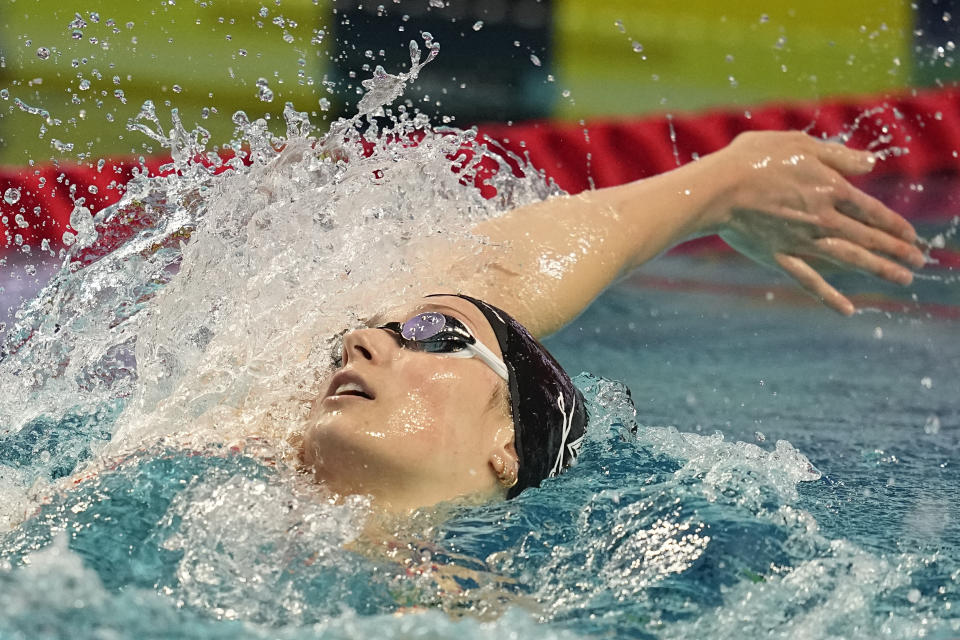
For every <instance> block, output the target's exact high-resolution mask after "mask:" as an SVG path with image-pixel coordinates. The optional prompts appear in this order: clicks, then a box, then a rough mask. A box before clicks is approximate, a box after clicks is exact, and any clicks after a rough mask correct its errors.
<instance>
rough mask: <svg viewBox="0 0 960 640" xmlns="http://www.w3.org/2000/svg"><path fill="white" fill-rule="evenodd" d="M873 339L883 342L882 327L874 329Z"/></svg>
mask: <svg viewBox="0 0 960 640" xmlns="http://www.w3.org/2000/svg"><path fill="white" fill-rule="evenodd" d="M873 337H874V338H876V339H877V340H883V329H882V328H880V327H874V329H873Z"/></svg>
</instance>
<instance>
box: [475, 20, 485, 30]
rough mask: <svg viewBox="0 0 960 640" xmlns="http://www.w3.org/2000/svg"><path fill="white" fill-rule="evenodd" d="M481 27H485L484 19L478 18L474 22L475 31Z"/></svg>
mask: <svg viewBox="0 0 960 640" xmlns="http://www.w3.org/2000/svg"><path fill="white" fill-rule="evenodd" d="M480 29H483V20H477V21H476V22H474V23H473V30H474V31H480Z"/></svg>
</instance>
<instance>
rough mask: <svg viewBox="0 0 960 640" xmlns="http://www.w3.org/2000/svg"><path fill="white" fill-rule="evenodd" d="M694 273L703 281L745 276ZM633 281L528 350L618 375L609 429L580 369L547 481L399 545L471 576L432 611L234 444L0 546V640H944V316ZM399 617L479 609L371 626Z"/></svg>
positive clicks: (124, 468)
mask: <svg viewBox="0 0 960 640" xmlns="http://www.w3.org/2000/svg"><path fill="white" fill-rule="evenodd" d="M705 267H706V265H697V264H691V261H690V260H687V259H683V260H675V259H671V260H667V261H666V262H665V263H664V264H661V265H659V266H658V267H657V268H656V269H655V270H653V271H654V272H655V273H654V274H653V275H655V276H656V277H657V278H660V277H668V278H675V280H676V281H678V282H686V283H690V282H691V281H692V280H691V277H692V276H694V275H696V274H697V273H698V272H701V270H703V269H704V268H705ZM712 267H713V268H712V269H709V270H708V273H702V272H701V275H703V276H706V277H704V278H703V280H705V281H707V282H710V281H711V280H713V281H718V280H721V279H722V280H723V281H724V282H726V283H728V284H730V283H733V284H736V283H737V279H738V278H739V279H740V282H744V281H745V280H749V279H750V278H753V277H755V274H753V273H751V270H750V269H749V268H746V269H745V268H744V267H743V266H742V265H736V264H732V265H731V264H721V265H716V264H714V265H712ZM718 269H719V271H720V273H718ZM647 277H651V278H652V276H651V275H650V274H647V275H646V276H645V275H640V276H638V277H635V278H634V279H629V280H626V281H624V282H622V283H620V284H618V285H617V286H615V287H614V288H612V289H611V290H610V291H608V292H607V293H606V294H604V296H602V297H601V298H600V299H599V300H598V301H597V303H596V304H595V305H594V306H593V307H591V308H590V309H589V310H588V311H587V312H586V313H585V314H584V315H583V316H582V317H581V318H579V319H578V320H577V321H576V322H575V323H574V324H572V325H571V326H569V327H568V328H567V329H565V330H564V331H562V332H561V333H559V334H557V335H556V336H554V337H552V338H551V339H550V340H549V346H550V347H552V348H553V349H554V351H555V352H556V353H557V354H558V356H559V357H560V359H561V360H562V361H563V362H564V364H565V365H566V366H567V367H568V368H571V369H585V370H590V371H593V372H594V373H595V374H601V375H605V376H607V377H610V378H612V377H616V378H617V379H619V380H620V381H622V382H623V383H626V385H628V386H629V388H630V390H631V391H632V398H633V402H634V403H635V405H636V407H637V410H636V416H635V417H634V411H633V408H632V405H631V404H630V402H629V400H628V396H627V392H626V387H625V386H623V385H622V384H620V383H616V382H611V381H608V380H604V379H601V378H596V377H593V376H587V375H584V376H581V377H580V378H578V383H579V384H580V385H581V387H582V388H583V389H584V390H585V391H586V393H587V397H588V398H589V399H590V402H591V407H590V410H591V415H592V416H593V422H592V427H591V437H590V442H589V443H588V445H587V447H586V449H585V453H584V456H583V458H582V460H581V462H580V464H579V465H578V466H577V467H576V468H575V469H574V470H572V471H571V472H570V473H568V474H567V475H565V476H563V477H561V478H558V479H555V480H552V481H550V482H548V483H547V484H546V485H545V486H544V488H543V489H541V490H533V491H529V492H527V493H525V494H524V495H523V496H522V497H521V498H520V499H518V500H515V501H513V502H510V503H504V504H500V505H491V506H486V507H473V508H459V509H457V510H455V513H454V516H453V517H452V518H451V519H450V520H449V521H447V522H446V523H445V524H440V525H436V524H435V523H432V524H430V525H429V526H426V527H424V528H423V529H422V530H417V531H416V534H415V535H416V537H415V539H417V540H418V543H417V544H416V545H414V546H415V547H417V549H418V551H417V553H420V554H422V553H423V551H422V549H426V548H429V549H430V550H431V553H432V554H433V555H434V558H433V562H440V563H441V564H442V563H445V562H452V563H457V564H459V565H460V566H466V567H469V568H470V569H473V570H475V571H477V572H479V574H478V575H482V576H487V578H488V580H487V581H484V580H483V579H482V578H481V579H470V580H462V581H461V582H463V585H462V586H466V587H467V588H468V589H467V593H466V595H463V596H458V597H457V602H451V597H450V596H448V595H444V594H441V593H439V590H438V589H437V588H436V586H435V583H433V582H431V581H430V580H428V579H425V578H424V577H423V576H417V575H415V574H410V573H408V572H407V568H409V566H410V563H409V561H408V562H406V564H404V563H402V562H399V561H390V560H386V559H383V558H381V559H376V558H371V557H369V556H365V555H364V554H360V553H353V552H349V551H344V550H343V545H344V543H345V542H347V541H348V540H349V539H350V537H351V535H355V534H356V527H357V524H356V522H355V518H357V517H359V516H358V514H359V513H361V512H362V505H359V504H358V505H352V506H351V505H347V506H343V507H333V506H330V505H328V504H323V503H320V504H316V503H311V501H310V500H309V498H308V497H304V495H303V491H304V488H303V487H302V486H297V485H296V483H295V482H292V481H291V480H290V479H289V478H284V477H283V476H282V474H280V473H278V472H277V471H276V470H275V469H272V468H271V467H269V466H267V465H264V464H263V463H262V461H260V460H258V459H257V458H256V457H255V456H249V455H244V454H242V453H236V452H229V451H208V452H207V453H206V455H194V454H191V453H184V452H182V451H161V450H156V451H152V452H150V454H149V455H146V454H145V455H141V456H138V457H136V459H132V460H130V461H125V462H121V463H119V464H118V465H117V466H116V467H115V468H113V469H111V470H108V471H104V472H102V473H100V474H99V475H98V476H97V477H95V478H91V479H88V480H86V481H83V482H80V483H79V484H78V485H77V486H76V487H75V488H73V489H71V490H69V491H65V492H62V493H59V494H57V495H56V496H54V497H53V498H52V500H51V501H50V503H49V504H47V505H46V506H44V507H43V508H42V509H41V510H40V512H39V513H38V514H37V515H35V516H33V517H32V518H30V519H29V520H28V521H27V522H26V523H25V524H23V525H21V526H20V527H19V528H17V529H14V530H13V531H11V532H9V533H7V534H5V535H4V536H3V537H2V538H0V553H2V556H3V558H4V563H5V566H4V568H3V569H2V571H0V601H2V602H3V605H4V606H3V607H0V611H2V612H3V613H0V629H3V630H4V631H2V632H0V635H2V636H3V637H11V638H12V637H41V636H46V637H57V636H61V635H64V634H68V635H71V636H73V637H78V635H77V633H79V636H83V637H93V636H95V635H97V634H101V633H105V632H106V631H107V630H113V631H115V632H117V633H120V634H121V635H126V636H134V635H137V636H139V635H144V636H145V637H157V636H169V637H173V636H178V635H185V634H187V635H193V636H197V637H294V636H298V637H300V636H303V635H311V634H315V635H317V636H320V637H355V636H356V634H359V633H363V634H364V635H366V634H368V633H371V634H372V633H376V634H378V635H381V636H383V637H448V636H449V635H452V634H459V635H461V636H463V637H466V638H481V637H502V636H503V635H504V634H505V633H517V634H518V636H517V637H520V636H521V635H525V634H528V633H537V634H539V635H541V636H543V637H564V636H565V635H567V634H571V635H572V636H573V637H583V636H592V635H600V636H613V637H642V638H645V637H651V638H653V637H656V638H660V637H663V638H670V637H677V638H681V637H710V638H726V637H731V638H733V637H742V636H743V634H745V633H746V634H747V635H749V636H756V637H806V638H831V637H844V638H854V637H863V638H867V637H870V638H876V637H884V636H888V637H914V636H926V637H935V638H937V637H939V638H947V637H951V636H954V635H956V633H957V627H958V625H960V617H958V616H957V614H956V607H957V606H958V605H960V585H958V582H960V535H958V533H957V529H956V527H954V526H952V523H955V522H956V521H957V518H958V516H960V513H958V506H957V503H956V501H955V500H954V498H953V496H955V495H956V491H957V490H958V489H960V471H958V469H957V465H956V460H957V459H958V456H957V453H958V447H960V432H958V430H957V427H958V422H960V420H958V418H960V415H958V414H960V410H958V407H957V403H956V398H957V397H958V393H960V389H958V384H960V383H958V379H957V376H956V368H957V362H958V361H960V360H958V358H957V356H958V355H960V354H958V353H957V351H958V349H960V348H958V346H957V345H956V343H955V341H954V340H952V339H951V338H952V336H955V335H956V328H957V327H956V321H951V320H939V319H936V318H918V317H916V314H911V313H904V314H894V315H891V316H887V315H886V314H881V313H870V312H865V313H862V314H860V315H858V316H856V317H854V318H852V319H849V320H848V319H843V318H839V317H835V316H833V315H831V314H829V313H828V312H826V311H825V310H823V309H820V308H817V307H815V306H812V305H797V304H786V303H781V304H778V303H776V302H775V301H774V302H770V301H767V300H765V299H757V298H755V297H751V296H750V295H748V294H742V293H741V294H737V293H735V292H734V293H725V294H719V295H718V294H714V293H709V292H707V293H705V292H702V291H700V292H698V291H691V290H689V289H690V288H692V287H688V290H687V291H670V292H665V291H663V290H662V288H655V287H652V286H647V285H646V284H645V278H647ZM775 287H776V285H773V288H775ZM878 329H879V331H878ZM67 426H69V427H70V428H72V429H75V430H79V431H83V430H84V429H87V431H86V433H87V436H86V437H87V438H90V437H91V434H94V433H95V431H96V430H95V429H90V428H89V425H88V426H86V427H82V428H81V427H79V425H78V424H77V423H76V421H74V422H73V423H68V425H67ZM62 428H64V425H63V424H60V425H53V424H50V425H45V426H44V427H42V428H36V429H35V430H34V432H35V434H36V435H32V436H29V439H30V441H31V442H36V441H38V440H40V439H42V438H44V437H46V438H52V437H53V435H52V434H53V433H54V432H56V431H57V430H58V429H62ZM634 431H635V433H634ZM26 438H28V436H22V437H21V440H23V439H26ZM74 439H75V440H76V438H74ZM737 440H742V441H743V443H736V441H737ZM16 441H17V439H16V438H11V437H9V436H8V437H7V439H6V442H5V443H4V451H5V452H8V451H10V445H11V444H13V443H14V442H16ZM788 442H789V444H788ZM21 443H22V442H21ZM744 443H749V444H744ZM31 455H32V454H25V455H23V456H21V458H19V459H16V458H14V459H11V457H10V456H9V455H8V456H7V458H6V459H5V460H4V464H5V465H6V466H5V467H4V470H5V471H9V470H11V469H18V468H19V469H21V470H22V468H23V467H29V466H30V464H31V463H30V456H31ZM48 472H49V473H56V472H55V471H48ZM405 553H406V552H405ZM402 605H403V606H410V605H423V606H426V607H432V606H435V605H441V606H444V607H446V608H448V609H450V610H452V611H453V612H454V613H455V614H463V613H466V612H478V611H479V612H484V614H485V616H486V618H490V617H491V616H492V620H476V619H473V618H472V617H471V616H469V615H467V616H466V617H464V618H462V619H458V618H450V617H447V616H446V615H444V614H441V613H438V612H437V611H428V612H427V613H423V614H420V613H408V614H407V615H404V616H400V617H397V616H395V615H391V614H393V613H394V612H395V611H397V610H398V608H399V607H400V606H402ZM504 611H506V613H503V612H504ZM78 630H79V631H78Z"/></svg>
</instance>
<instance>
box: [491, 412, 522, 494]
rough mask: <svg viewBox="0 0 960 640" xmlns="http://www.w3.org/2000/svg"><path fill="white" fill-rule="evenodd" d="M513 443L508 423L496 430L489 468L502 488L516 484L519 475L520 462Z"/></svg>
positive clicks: (511, 430)
mask: <svg viewBox="0 0 960 640" xmlns="http://www.w3.org/2000/svg"><path fill="white" fill-rule="evenodd" d="M513 442H514V437H513V424H512V423H509V422H508V423H505V424H504V425H503V426H501V427H500V428H499V429H498V430H497V435H496V438H495V440H494V446H493V448H492V449H491V450H490V468H491V469H492V470H493V473H494V475H495V476H497V479H498V480H499V482H500V484H501V485H503V486H504V487H511V486H513V485H514V484H516V482H517V478H518V477H519V475H520V461H519V459H518V457H517V450H516V448H515V447H514V444H513Z"/></svg>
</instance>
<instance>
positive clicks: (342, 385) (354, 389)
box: [326, 370, 376, 400]
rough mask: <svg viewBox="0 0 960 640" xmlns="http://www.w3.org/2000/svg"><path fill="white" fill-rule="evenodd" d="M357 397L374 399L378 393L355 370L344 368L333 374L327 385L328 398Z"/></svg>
mask: <svg viewBox="0 0 960 640" xmlns="http://www.w3.org/2000/svg"><path fill="white" fill-rule="evenodd" d="M343 397H355V398H362V399H365V400H373V399H374V398H375V397H376V395H375V394H374V393H373V390H372V389H371V388H370V386H369V385H368V384H367V383H366V382H365V381H364V379H363V378H362V377H361V376H360V375H358V374H357V373H356V372H355V371H348V370H343V371H340V373H338V374H336V375H335V376H333V378H332V379H331V380H330V386H329V387H327V395H326V398H343Z"/></svg>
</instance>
